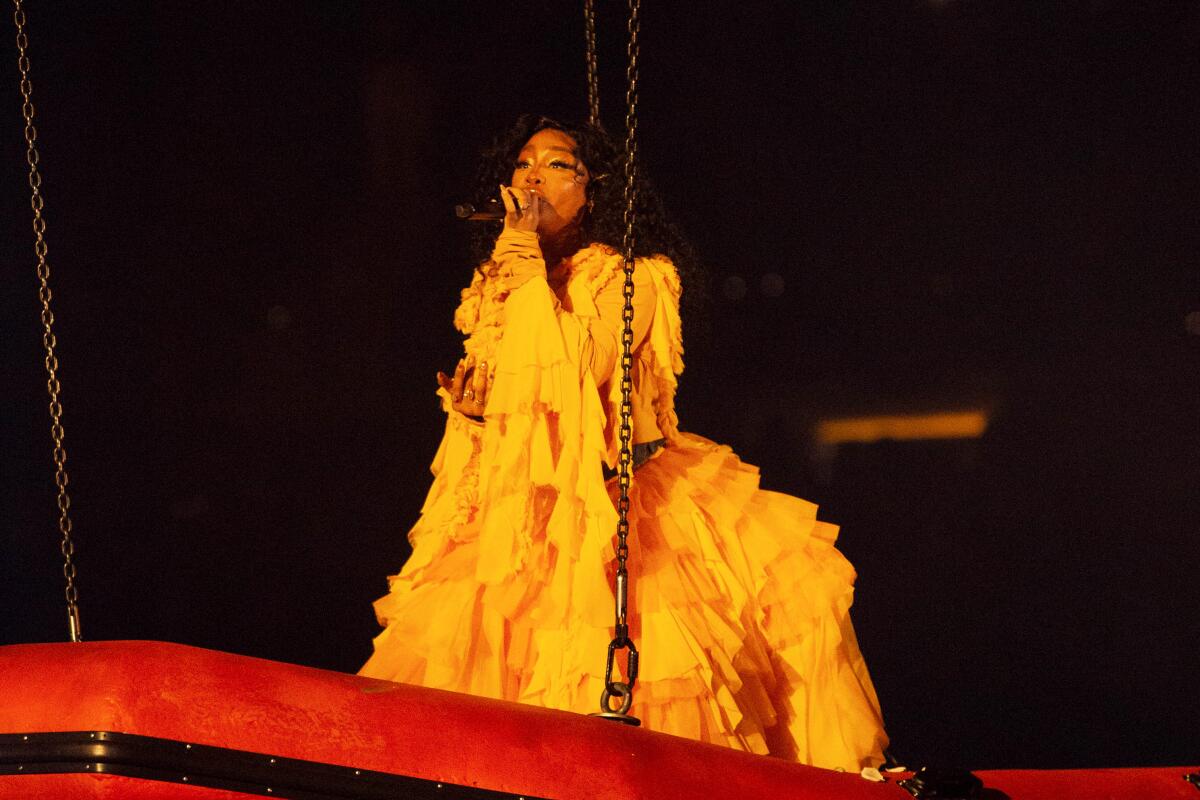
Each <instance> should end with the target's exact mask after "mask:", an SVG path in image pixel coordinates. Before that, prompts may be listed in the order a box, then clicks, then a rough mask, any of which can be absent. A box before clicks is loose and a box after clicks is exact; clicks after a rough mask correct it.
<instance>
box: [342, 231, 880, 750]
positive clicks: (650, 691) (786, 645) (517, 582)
mask: <svg viewBox="0 0 1200 800" xmlns="http://www.w3.org/2000/svg"><path fill="white" fill-rule="evenodd" d="M502 261H503V259H502ZM507 266H509V264H506V263H501V264H492V265H491V266H490V267H489V268H488V269H485V270H484V271H483V272H481V273H479V275H477V279H476V281H475V282H474V283H473V285H472V286H473V288H472V290H468V291H466V292H464V302H463V305H462V306H460V308H459V314H458V315H457V316H456V323H459V326H460V328H462V329H463V330H464V332H465V333H469V334H470V335H471V338H470V339H468V344H467V350H468V353H471V352H472V348H473V347H474V348H476V353H477V354H478V355H477V359H480V360H482V359H483V358H486V360H487V361H488V364H489V368H490V369H492V370H493V371H494V382H493V385H492V389H491V393H490V395H489V399H488V407H487V416H486V422H485V423H484V424H479V423H475V422H471V421H470V420H468V419H466V418H465V417H463V416H462V415H459V414H457V413H454V412H452V411H450V412H449V413H448V415H447V422H446V431H445V435H444V437H443V440H442V444H441V446H440V448H439V450H438V453H437V455H436V457H435V459H434V463H433V472H434V481H433V485H432V487H431V488H430V492H429V495H428V497H427V499H426V503H425V505H424V507H423V508H422V514H421V518H420V520H419V521H418V522H417V524H416V525H415V526H414V527H413V529H412V531H411V532H410V534H409V540H410V542H411V544H412V546H413V554H412V557H411V558H410V559H409V561H408V562H407V563H406V564H405V565H404V568H403V569H402V571H401V572H400V574H399V575H396V576H393V577H392V578H391V579H390V591H389V593H388V594H387V595H386V596H384V597H383V598H381V599H380V600H379V601H377V602H376V604H375V609H376V613H377V616H378V617H379V619H380V622H381V623H382V624H383V625H384V626H385V629H384V631H383V632H382V633H381V634H380V635H379V636H378V637H377V638H376V640H375V654H374V655H373V656H372V658H371V659H370V660H369V661H368V662H367V664H366V665H365V666H364V667H363V669H362V674H364V675H368V676H371V677H376V678H382V679H387V680H394V681H402V682H407V683H416V684H420V685H425V686H431V687H435V688H441V689H448V690H452V691H459V692H467V693H470V694H476V695H483V696H488V697H496V698H501V699H507V700H514V701H518V702H523V703H530V704H534V705H540V706H544V707H549V708H557V709H563V710H569V711H577V712H581V713H587V712H591V711H593V710H596V708H597V706H598V701H599V697H600V693H601V690H602V688H603V679H604V666H605V655H606V650H607V645H608V642H609V640H610V638H611V636H612V615H613V595H612V589H611V585H612V574H611V570H612V560H613V546H614V542H613V539H614V533H615V530H616V512H615V510H614V499H613V498H614V496H615V485H614V482H610V483H609V484H607V485H606V484H605V483H604V481H603V477H602V473H601V465H602V463H603V462H605V461H609V463H611V459H612V458H613V452H614V446H615V441H614V436H613V433H614V431H613V426H612V425H611V421H610V419H609V418H610V417H611V416H612V414H611V409H613V408H616V407H619V394H617V397H616V401H617V404H618V405H614V392H613V384H619V381H615V380H608V381H606V382H605V385H604V386H603V393H602V388H601V387H598V386H597V382H596V381H595V379H594V378H593V376H592V375H591V373H590V372H589V370H588V369H586V368H584V367H582V366H581V364H580V358H579V353H580V352H581V348H582V347H583V340H584V338H585V337H586V336H587V335H588V318H587V313H588V312H587V310H586V309H585V306H588V305H590V303H589V302H588V295H590V296H592V297H594V296H595V295H596V294H598V293H599V292H600V291H601V290H602V289H603V288H604V286H605V285H606V284H607V283H608V282H610V281H612V280H620V279H621V276H620V268H621V259H620V257H619V256H618V255H617V254H615V253H613V252H612V251H611V250H609V249H607V248H597V247H593V248H588V249H587V250H584V251H582V252H581V253H580V254H577V256H576V257H575V258H574V259H573V260H572V264H571V265H570V268H571V273H570V274H568V275H561V274H560V275H551V276H549V281H550V282H549V283H548V282H547V278H546V277H545V274H544V267H543V268H542V270H541V272H540V273H539V272H538V270H537V269H536V266H537V265H536V264H533V265H526V266H530V267H531V268H530V269H517V270H515V271H510V272H509V273H506V274H502V272H503V270H504V269H505V268H506V267H507ZM485 267H487V265H485ZM637 268H638V269H645V270H646V271H647V272H649V274H650V276H651V278H652V281H653V286H654V289H655V292H656V295H657V299H656V306H655V309H654V316H653V321H652V323H651V325H650V329H649V331H648V333H647V334H646V338H645V340H644V341H643V342H642V344H641V346H640V348H639V351H638V354H637V364H636V372H635V374H636V378H637V384H635V385H637V387H638V390H639V391H641V392H649V393H653V396H654V403H655V409H656V413H657V417H658V420H659V425H660V429H661V430H662V431H663V433H664V434H665V435H666V437H667V439H668V446H667V447H666V448H665V449H663V450H662V451H660V452H658V453H657V454H656V455H655V456H654V457H652V458H651V459H650V460H649V461H648V462H647V463H646V464H644V465H643V466H642V467H641V468H640V469H639V470H638V472H637V473H636V475H635V478H634V481H633V486H632V489H631V496H630V501H631V510H630V519H631V540H630V545H631V558H630V569H631V574H632V591H631V603H630V607H631V610H632V615H631V620H630V621H631V626H632V633H633V635H634V637H635V640H636V641H637V642H638V644H639V647H640V649H641V651H642V658H641V674H640V676H639V680H638V684H637V687H636V690H635V702H634V708H633V713H634V714H635V715H637V716H639V717H641V718H642V720H643V724H644V725H645V726H646V727H647V728H649V729H651V730H657V731H662V732H666V733H672V734H677V735H680V736H687V737H691V738H694V739H700V740H703V741H707V742H712V743H716V744H722V745H726V746H730V747H735V748H738V749H742V750H747V751H750V752H754V753H770V754H773V755H778V756H781V757H785V758H790V759H796V760H800V761H803V762H806V763H810V764H815V765H818V766H824V767H838V768H844V769H847V770H855V771H857V770H858V769H860V768H861V767H862V766H867V765H871V766H876V765H878V764H879V763H881V762H882V749H883V747H884V746H885V744H886V738H885V736H884V733H883V726H882V720H881V716H880V712H879V704H878V700H877V698H876V696H875V691H874V688H873V687H872V685H871V680H870V678H869V676H868V674H867V671H866V667H865V665H864V663H863V659H862V656H861V654H860V652H859V649H858V645H857V642H856V640H855V637H854V631H853V628H852V627H851V624H850V619H849V608H850V604H851V601H852V597H853V582H854V571H853V568H852V567H851V566H850V564H849V563H848V562H847V561H846V560H845V558H844V557H843V556H842V555H841V554H840V553H839V552H838V551H837V550H836V548H835V547H834V543H835V540H836V535H837V528H836V527H834V526H832V525H829V524H827V523H823V522H819V521H818V520H817V519H816V507H815V506H814V505H812V504H811V503H807V502H806V501H803V500H800V499H797V498H794V497H789V496H786V495H782V494H776V493H772V492H766V491H763V490H761V489H759V486H758V472H757V470H756V469H755V468H754V467H751V466H749V465H746V464H743V463H742V462H741V461H740V460H739V459H738V458H737V456H736V455H734V454H733V452H732V451H731V450H730V449H729V448H727V447H723V446H719V445H716V444H714V443H712V442H709V441H707V440H705V439H702V438H700V437H697V436H693V435H691V434H687V433H680V432H678V428H677V420H676V417H675V412H674V402H673V400H674V394H675V387H676V376H677V375H678V373H679V372H680V371H681V370H682V367H683V364H682V340H681V334H680V324H679V315H678V298H679V279H678V276H677V275H676V273H675V270H674V267H673V266H672V265H671V264H670V262H668V261H666V260H665V259H647V260H639V261H638V264H637ZM480 276H482V277H480ZM505 281H510V282H509V283H507V285H506V284H505ZM551 285H558V286H559V290H560V292H573V293H579V294H580V296H579V297H577V298H576V302H573V303H572V304H571V305H572V307H573V308H575V309H576V310H577V311H580V312H581V313H564V312H563V309H562V306H561V304H560V302H559V296H560V295H556V293H555V291H554V290H552V289H551ZM574 296H575V295H572V297H574ZM591 309H592V313H595V312H594V309H595V306H594V305H591ZM504 319H508V320H517V319H519V320H520V321H521V324H520V325H515V324H508V325H505V324H503V320H504ZM477 363H478V361H477ZM618 369H619V365H618ZM616 392H618V393H619V385H617V387H616ZM440 394H442V399H443V404H444V406H445V407H446V408H447V410H448V411H449V398H448V397H446V395H445V392H444V391H441V392H440Z"/></svg>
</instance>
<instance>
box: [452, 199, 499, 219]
mask: <svg viewBox="0 0 1200 800" xmlns="http://www.w3.org/2000/svg"><path fill="white" fill-rule="evenodd" d="M505 213H507V212H506V211H505V210H504V204H503V203H499V202H497V201H495V200H489V201H488V202H487V203H486V204H484V205H483V206H482V207H481V208H476V207H475V206H473V205H471V204H470V203H462V204H461V205H457V206H455V207H454V216H456V217H458V218H459V219H465V220H470V221H472V222H491V221H493V220H498V219H504V215H505Z"/></svg>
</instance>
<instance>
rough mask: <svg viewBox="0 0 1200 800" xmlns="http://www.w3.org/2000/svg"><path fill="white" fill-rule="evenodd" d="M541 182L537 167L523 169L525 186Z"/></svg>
mask: <svg viewBox="0 0 1200 800" xmlns="http://www.w3.org/2000/svg"><path fill="white" fill-rule="evenodd" d="M541 182H542V174H541V173H540V172H538V170H537V169H530V170H526V171H525V185H526V186H537V185H538V184H539V183H541Z"/></svg>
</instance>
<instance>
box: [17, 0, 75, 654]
mask: <svg viewBox="0 0 1200 800" xmlns="http://www.w3.org/2000/svg"><path fill="white" fill-rule="evenodd" d="M13 6H14V7H15V10H14V11H13V21H14V22H15V23H16V26H17V68H18V69H19V70H20V71H21V97H22V98H23V100H24V103H23V104H22V106H21V111H22V112H23V113H24V115H25V144H26V150H25V160H26V161H28V162H29V189H30V193H31V194H30V199H29V203H30V205H31V206H32V207H33V235H34V244H33V251H34V253H35V254H36V255H37V261H38V264H37V276H38V281H39V283H40V286H39V288H38V298H39V299H40V300H41V301H42V344H43V345H44V346H45V348H46V374H47V375H48V378H47V380H46V390H47V391H48V392H49V394H50V422H51V424H50V437H51V438H52V439H53V440H54V483H55V485H57V486H58V530H59V532H60V533H61V534H62V544H61V547H60V549H61V550H62V556H63V577H64V578H66V580H67V587H66V599H67V623H68V626H69V629H70V634H71V641H72V642H79V641H82V640H83V631H82V628H81V627H80V624H79V591H78V589H76V587H75V560H74V556H75V543H74V541H73V540H72V539H71V514H70V509H71V497H70V495H68V494H67V483H68V480H69V478H68V476H67V449H66V447H65V446H64V445H63V439H64V438H65V437H66V433H65V431H64V430H63V426H62V410H63V409H62V403H61V402H60V401H59V399H58V395H59V392H60V391H61V390H62V386H61V385H60V384H59V382H58V356H56V355H55V353H54V349H55V347H57V345H58V340H57V339H56V338H55V336H54V314H53V312H51V311H50V299H51V297H52V294H51V292H50V265H49V264H48V263H46V250H47V248H46V221H45V220H44V219H43V218H42V207H43V205H44V201H43V199H42V175H41V173H40V172H39V171H38V162H39V160H40V159H39V156H38V150H37V144H36V143H37V128H36V127H35V126H34V124H33V114H34V108H33V99H32V97H33V84H31V83H30V81H29V54H28V52H27V50H28V48H29V37H28V36H27V35H26V33H25V9H24V8H22V0H13Z"/></svg>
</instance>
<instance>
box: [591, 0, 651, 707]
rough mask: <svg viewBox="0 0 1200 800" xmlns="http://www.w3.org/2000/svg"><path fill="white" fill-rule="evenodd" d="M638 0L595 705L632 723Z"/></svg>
mask: <svg viewBox="0 0 1200 800" xmlns="http://www.w3.org/2000/svg"><path fill="white" fill-rule="evenodd" d="M640 11H641V0H629V23H628V31H629V46H628V49H627V51H626V56H627V58H628V62H627V66H626V71H625V86H626V89H625V236H624V239H623V241H622V242H621V249H622V250H623V252H624V254H625V265H624V272H625V285H624V292H623V293H624V297H625V305H624V307H623V308H622V309H621V320H622V321H623V322H624V327H623V328H622V331H621V420H620V422H621V426H620V439H621V452H620V456H619V459H620V460H619V463H618V470H617V485H618V488H619V490H620V494H619V496H618V499H617V576H616V631H615V634H616V635H615V636H614V637H613V640H612V642H611V643H610V644H609V645H608V663H607V668H606V670H605V674H604V694H603V695H601V698H600V709H601V711H602V712H606V715H608V716H611V717H614V718H617V719H620V720H621V721H622V722H628V723H629V724H632V725H636V724H638V721H637V720H636V719H635V718H633V717H630V716H628V713H627V712H628V711H629V709H630V707H631V706H632V704H633V685H634V683H635V682H636V681H637V673H638V651H637V647H636V646H635V645H634V643H633V640H632V639H630V638H629V618H628V603H629V571H628V569H627V568H626V562H627V561H628V559H629V487H630V484H631V482H632V479H633V424H632V422H633V267H634V262H633V253H634V249H635V246H636V244H637V242H636V235H635V232H634V222H635V219H636V217H635V211H634V208H635V206H636V205H637V83H638V32H639V30H640V28H641V21H640V19H639V16H638V15H639V12H640ZM623 649H628V650H629V661H628V666H627V669H626V670H625V675H626V679H625V682H624V683H619V682H615V681H613V660H614V656H615V654H616V651H617V650H623ZM613 698H620V700H621V706H620V710H619V711H616V712H614V711H613V709H612V708H611V707H610V705H609V704H610V701H611V700H612V699H613Z"/></svg>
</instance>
